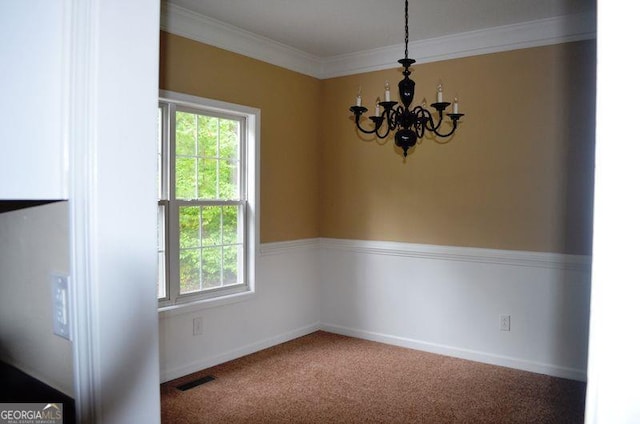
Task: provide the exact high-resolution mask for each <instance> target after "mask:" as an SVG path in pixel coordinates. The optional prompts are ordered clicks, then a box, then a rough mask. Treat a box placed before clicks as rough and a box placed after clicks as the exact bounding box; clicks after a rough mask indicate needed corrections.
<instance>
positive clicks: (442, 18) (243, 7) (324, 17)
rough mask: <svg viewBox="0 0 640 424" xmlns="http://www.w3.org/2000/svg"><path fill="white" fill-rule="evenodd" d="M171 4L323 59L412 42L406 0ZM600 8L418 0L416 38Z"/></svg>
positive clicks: (562, 2) (413, 23) (533, 1)
mask: <svg viewBox="0 0 640 424" xmlns="http://www.w3.org/2000/svg"><path fill="white" fill-rule="evenodd" d="M168 3H170V4H171V5H176V6H180V7H182V8H185V9H188V10H190V11H192V12H196V13H198V14H200V15H204V16H206V17H208V18H211V19H214V20H217V21H221V22H224V23H227V24H230V25H232V26H234V27H237V28H240V29H242V30H245V31H248V32H250V33H253V34H256V35H259V36H261V37H265V38H267V39H270V40H273V41H276V42H278V43H281V44H284V45H286V46H288V47H292V48H294V49H296V50H300V51H302V52H305V53H307V54H310V55H312V56H314V57H318V58H328V57H335V56H339V55H344V54H352V53H356V52H362V51H369V50H373V49H377V48H381V47H386V46H393V45H399V44H402V43H404V1H403V0H168ZM595 8H596V0H412V1H410V2H409V30H410V33H409V37H410V40H411V41H412V42H413V41H418V40H427V39H433V38H438V37H442V36H449V35H452V34H458V33H466V32H470V31H477V30H482V29H486V28H493V27H500V26H505V25H512V24H518V23H523V22H530V21H538V20H544V19H547V18H554V17H559V16H566V15H579V14H592V15H594V14H595ZM399 53H400V54H401V53H403V52H399Z"/></svg>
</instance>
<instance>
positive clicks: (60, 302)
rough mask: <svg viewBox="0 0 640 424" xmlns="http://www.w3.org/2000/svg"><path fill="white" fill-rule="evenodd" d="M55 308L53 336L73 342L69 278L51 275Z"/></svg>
mask: <svg viewBox="0 0 640 424" xmlns="http://www.w3.org/2000/svg"><path fill="white" fill-rule="evenodd" d="M51 287H52V291H51V297H52V302H53V304H52V306H53V308H52V309H53V334H55V335H58V336H60V337H63V338H65V339H67V340H71V324H70V320H69V276H68V275H60V274H52V275H51Z"/></svg>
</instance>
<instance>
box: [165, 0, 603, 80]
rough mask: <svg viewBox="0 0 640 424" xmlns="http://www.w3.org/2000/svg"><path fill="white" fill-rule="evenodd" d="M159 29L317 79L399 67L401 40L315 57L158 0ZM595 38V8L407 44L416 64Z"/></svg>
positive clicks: (401, 48)
mask: <svg viewBox="0 0 640 424" xmlns="http://www.w3.org/2000/svg"><path fill="white" fill-rule="evenodd" d="M160 22H161V25H160V28H161V29H162V30H164V31H167V32H170V33H172V34H176V35H180V36H182V37H186V38H190V39H192V40H196V41H199V42H202V43H206V44H209V45H212V46H215V47H219V48H221V49H225V50H229V51H232V52H235V53H238V54H242V55H244V56H248V57H251V58H254V59H258V60H261V61H264V62H267V63H271V64H272V65H276V66H280V67H283V68H286V69H290V70H292V71H295V72H299V73H302V74H305V75H310V76H313V77H315V78H319V79H326V78H333V77H338V76H345V75H353V74H359V73H363V72H371V71H377V70H382V69H389V68H395V67H399V65H398V62H397V60H398V59H399V58H400V52H402V51H403V50H404V46H403V45H400V44H398V45H394V46H388V47H384V48H379V49H372V50H367V51H361V52H356V53H352V54H346V55H339V56H333V57H318V56H314V55H312V54H309V53H306V52H303V51H301V50H297V49H295V48H292V47H290V46H287V45H285V44H282V43H279V42H276V41H273V40H270V39H268V38H265V37H262V36H259V35H256V34H253V33H251V32H248V31H245V30H242V29H239V28H237V27H234V26H232V25H229V24H226V23H224V22H221V21H218V20H215V19H212V18H209V17H207V16H204V15H201V14H198V13H195V12H192V11H190V10H188V9H185V8H182V7H179V6H175V5H173V4H170V3H167V2H166V1H163V2H162V14H161V20H160ZM595 37H596V15H595V13H584V14H576V15H566V16H558V17H553V18H547V19H540V20H536V21H530V22H522V23H518V24H512V25H504V26H499V27H494V28H487V29H482V30H477V31H469V32H464V33H460V34H453V35H448V36H444V37H437V38H432V39H427V40H418V41H414V42H412V43H410V46H409V49H410V51H411V56H412V57H413V58H414V59H416V61H417V63H418V64H420V63H428V62H435V61H440V60H448V59H455V58H461V57H467V56H475V55H481V54H489V53H497V52H503V51H509V50H516V49H523V48H529V47H539V46H545V45H552V44H560V43H566V42H571V41H579V40H588V39H593V38H595Z"/></svg>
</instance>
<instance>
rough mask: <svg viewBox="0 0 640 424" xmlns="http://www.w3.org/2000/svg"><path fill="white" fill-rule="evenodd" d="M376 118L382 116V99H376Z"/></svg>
mask: <svg viewBox="0 0 640 424" xmlns="http://www.w3.org/2000/svg"><path fill="white" fill-rule="evenodd" d="M376 116H380V97H378V98H377V99H376Z"/></svg>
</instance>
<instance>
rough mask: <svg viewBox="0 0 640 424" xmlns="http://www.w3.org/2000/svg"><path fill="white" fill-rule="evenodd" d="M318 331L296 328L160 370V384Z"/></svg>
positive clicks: (318, 326)
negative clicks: (179, 365) (185, 363)
mask: <svg viewBox="0 0 640 424" xmlns="http://www.w3.org/2000/svg"><path fill="white" fill-rule="evenodd" d="M319 329H320V323H315V324H311V325H308V326H305V327H301V328H297V329H295V330H291V331H287V332H286V333H282V334H278V335H276V336H273V337H269V338H267V339H264V340H260V341H258V342H255V343H251V344H248V345H245V346H242V347H239V348H237V349H233V350H230V351H228V352H223V353H219V354H217V355H213V356H209V357H206V358H203V359H201V360H199V361H195V362H192V363H190V364H187V365H184V366H181V367H176V368H173V369H169V370H161V371H160V382H161V383H164V382H167V381H170V380H173V379H176V378H180V377H183V376H185V375H189V374H191V373H194V372H198V371H201V370H203V369H206V368H210V367H213V366H215V365H219V364H222V363H224V362H227V361H232V360H234V359H238V358H241V357H243V356H246V355H250V354H252V353H256V352H258V351H260V350H263V349H267V348H269V347H273V346H275V345H278V344H281V343H284V342H288V341H290V340H293V339H297V338H298V337H302V336H306V335H307V334H311V333H313V332H314V331H318V330H319Z"/></svg>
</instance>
